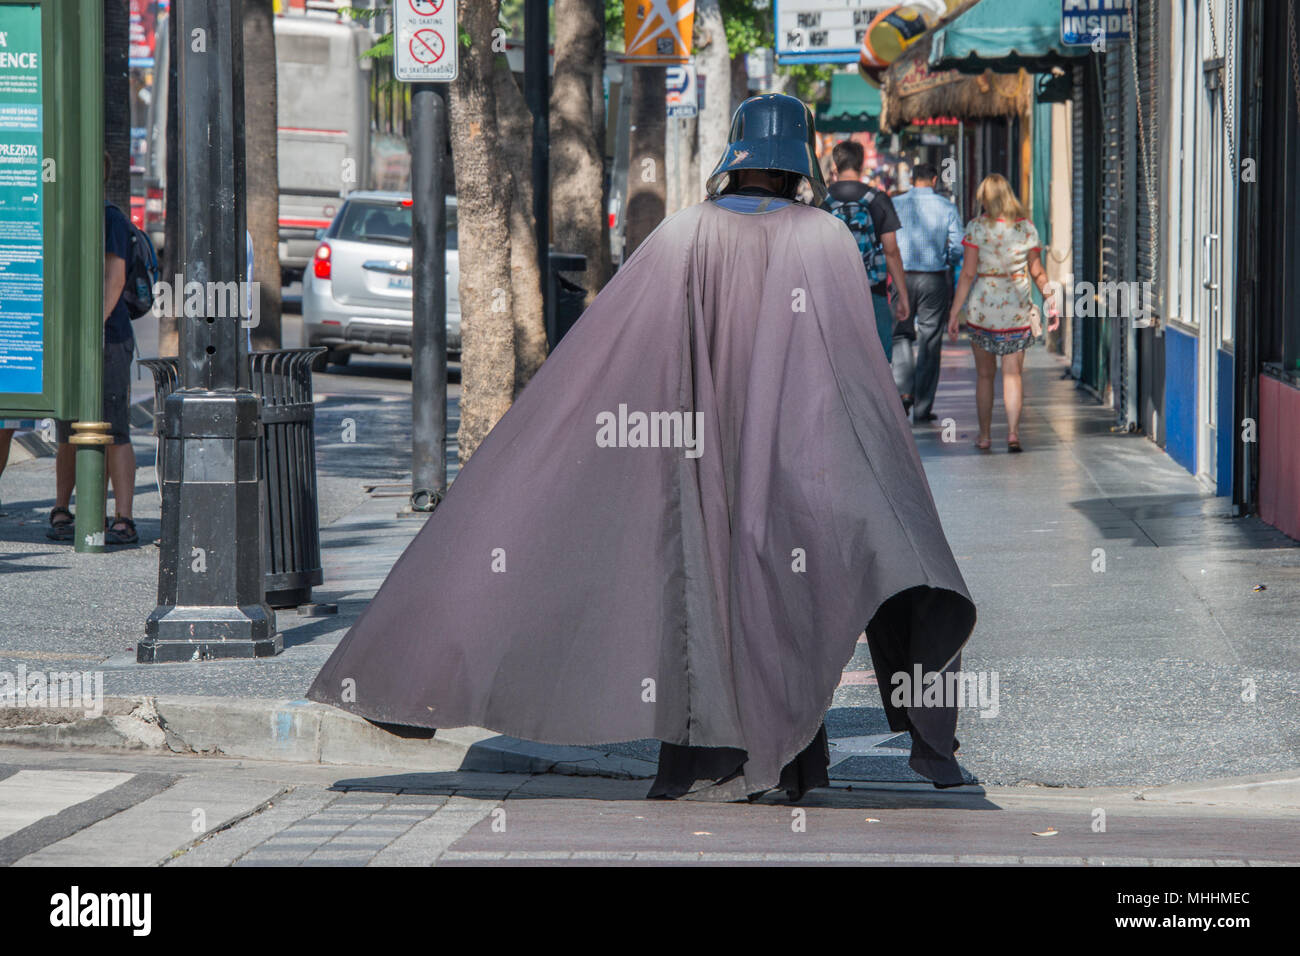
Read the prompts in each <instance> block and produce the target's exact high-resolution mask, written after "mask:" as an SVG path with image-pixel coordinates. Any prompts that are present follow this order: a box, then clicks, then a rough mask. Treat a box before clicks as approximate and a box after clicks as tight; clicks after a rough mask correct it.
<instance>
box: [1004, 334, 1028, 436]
mask: <svg viewBox="0 0 1300 956" xmlns="http://www.w3.org/2000/svg"><path fill="white" fill-rule="evenodd" d="M1024 366H1025V353H1024V352H1012V353H1011V354H1010V355H1004V356H1002V404H1003V405H1004V406H1005V407H1006V410H1007V441H1019V440H1020V410H1021V408H1022V407H1023V404H1024V385H1023V383H1022V381H1021V378H1020V372H1021V369H1023V368H1024Z"/></svg>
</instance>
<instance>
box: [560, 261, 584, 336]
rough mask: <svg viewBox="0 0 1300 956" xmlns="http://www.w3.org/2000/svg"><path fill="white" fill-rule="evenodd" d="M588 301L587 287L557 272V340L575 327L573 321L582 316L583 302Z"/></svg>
mask: <svg viewBox="0 0 1300 956" xmlns="http://www.w3.org/2000/svg"><path fill="white" fill-rule="evenodd" d="M586 301H587V290H586V289H584V288H583V287H582V286H580V285H578V283H576V282H570V281H569V280H568V279H566V278H564V276H562V275H560V274H559V273H556V275H555V334H556V339H557V340H558V339H562V338H564V335H565V333H566V332H568V331H569V329H571V328H573V323H574V322H577V321H578V319H580V318H582V312H583V303H584V302H586Z"/></svg>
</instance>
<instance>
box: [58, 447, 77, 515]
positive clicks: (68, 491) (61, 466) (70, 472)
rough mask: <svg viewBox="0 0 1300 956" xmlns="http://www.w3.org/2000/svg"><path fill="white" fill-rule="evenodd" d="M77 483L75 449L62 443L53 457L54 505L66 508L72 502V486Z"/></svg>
mask: <svg viewBox="0 0 1300 956" xmlns="http://www.w3.org/2000/svg"><path fill="white" fill-rule="evenodd" d="M76 483H77V449H76V448H75V447H74V446H73V445H70V444H67V443H64V444H62V445H60V446H59V450H58V452H56V453H55V456H54V504H55V505H57V506H58V507H60V508H66V507H67V506H68V503H69V502H70V501H72V486H73V485H75V484H76Z"/></svg>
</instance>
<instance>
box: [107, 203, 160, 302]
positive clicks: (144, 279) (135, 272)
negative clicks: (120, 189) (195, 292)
mask: <svg viewBox="0 0 1300 956" xmlns="http://www.w3.org/2000/svg"><path fill="white" fill-rule="evenodd" d="M104 205H105V206H113V204H112V203H111V202H105V203H104ZM113 208H114V209H117V207H116V206H113ZM117 211H118V214H119V215H121V216H122V218H123V219H125V220H126V225H127V228H128V229H129V230H131V257H130V258H129V259H127V260H126V284H125V285H124V286H123V287H122V304H123V305H125V306H126V311H127V314H128V315H130V316H131V318H132V320H135V319H138V318H140V316H142V315H146V314H148V313H149V312H151V311H152V310H153V289H154V286H155V285H157V283H158V253H157V252H155V251H154V247H153V243H152V242H151V241H150V240H149V234H148V233H146V232H145V231H144V230H143V229H141V228H140V227H139V226H137V225H136V224H135V223H133V222H132V221H131V217H130V216H127V215H125V214H123V213H122V210H120V209H118V210H117Z"/></svg>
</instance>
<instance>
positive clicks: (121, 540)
mask: <svg viewBox="0 0 1300 956" xmlns="http://www.w3.org/2000/svg"><path fill="white" fill-rule="evenodd" d="M106 525H107V526H106V527H105V529H104V543H105V544H139V543H140V535H139V534H137V533H136V530H135V522H134V521H132V520H131V519H130V518H123V517H122V516H121V515H118V516H117V517H115V518H114V519H113V522H112V524H107V523H106ZM119 527H121V528H122V530H121V531H119V530H118V528H119Z"/></svg>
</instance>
